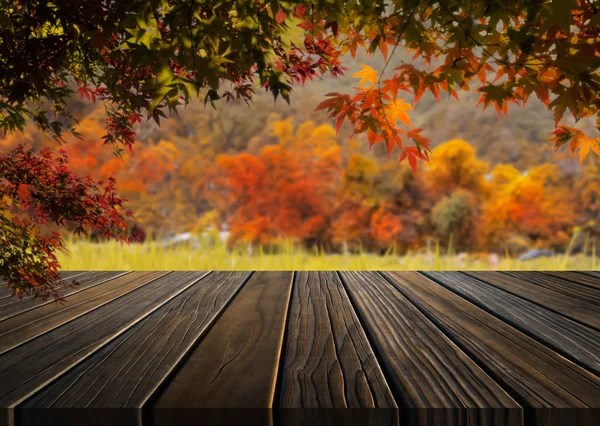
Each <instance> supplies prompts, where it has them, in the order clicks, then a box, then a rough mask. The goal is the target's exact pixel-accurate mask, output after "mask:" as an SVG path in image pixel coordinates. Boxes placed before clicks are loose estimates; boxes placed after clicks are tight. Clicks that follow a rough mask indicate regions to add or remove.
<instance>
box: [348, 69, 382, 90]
mask: <svg viewBox="0 0 600 426" xmlns="http://www.w3.org/2000/svg"><path fill="white" fill-rule="evenodd" d="M360 66H361V67H362V68H363V69H362V71H359V72H357V73H354V74H352V77H360V83H359V84H360V87H362V86H363V84H365V83H371V86H375V84H376V83H377V71H375V70H374V69H373V68H371V67H370V66H368V65H365V64H361V65H360Z"/></svg>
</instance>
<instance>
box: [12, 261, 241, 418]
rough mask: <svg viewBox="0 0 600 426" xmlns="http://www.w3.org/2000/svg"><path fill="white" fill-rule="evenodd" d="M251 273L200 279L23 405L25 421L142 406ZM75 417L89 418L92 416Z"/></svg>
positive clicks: (228, 273)
mask: <svg viewBox="0 0 600 426" xmlns="http://www.w3.org/2000/svg"><path fill="white" fill-rule="evenodd" d="M249 275H250V273H249V272H215V273H212V274H210V275H208V276H207V277H205V278H204V279H202V280H200V281H198V282H197V283H196V284H194V285H193V286H191V287H189V288H188V289H187V290H185V291H184V292H182V293H181V294H180V295H179V296H177V297H176V298H174V299H173V300H171V301H170V302H169V303H167V304H165V305H163V306H162V307H161V308H160V309H158V310H156V311H155V312H154V313H152V314H151V315H149V316H148V317H146V319H144V321H141V322H140V323H139V324H138V325H136V326H135V327H132V328H131V329H130V330H129V331H127V332H126V333H124V334H123V335H121V336H119V337H118V338H117V339H115V340H113V341H112V342H111V343H110V344H108V345H106V346H104V347H103V348H102V349H100V350H99V351H98V352H96V353H95V354H94V355H93V356H91V357H89V358H87V359H86V360H85V361H83V362H81V363H80V364H79V365H77V366H76V367H75V368H73V369H72V370H70V371H69V372H67V373H66V374H64V375H63V376H62V377H60V378H59V379H58V380H57V381H55V382H54V383H52V384H51V385H50V386H48V387H46V388H45V389H43V390H42V391H40V392H38V393H37V394H36V395H35V396H34V397H33V398H31V399H29V400H28V401H27V402H26V403H24V404H22V405H21V406H19V412H20V414H21V419H22V422H21V425H22V426H26V425H32V426H33V425H36V424H44V425H50V424H56V425H68V424H73V423H70V414H69V410H64V408H76V409H79V408H94V409H102V408H128V409H131V408H133V409H135V408H137V409H138V412H139V409H140V408H141V407H142V406H143V405H144V403H145V402H146V401H147V400H148V398H149V397H150V396H151V395H152V394H153V393H154V392H155V391H156V389H157V388H158V387H159V386H160V384H161V383H162V382H163V381H164V380H165V379H166V378H167V376H168V375H169V373H170V372H171V371H172V370H173V368H174V367H175V366H176V365H177V364H178V363H179V362H180V361H181V359H182V358H183V357H184V355H185V354H186V353H187V352H188V351H189V350H190V348H191V346H192V345H193V344H194V343H195V342H196V340H197V339H199V338H200V337H201V336H202V335H203V333H204V332H205V331H206V330H207V329H208V327H209V326H210V325H211V324H212V323H213V322H214V320H215V318H216V317H217V316H218V315H219V313H220V312H221V310H222V309H223V308H224V307H225V306H226V305H227V304H228V303H229V302H230V300H231V299H232V298H233V297H234V296H235V294H236V292H237V291H238V290H239V289H240V288H241V286H242V285H243V283H244V282H245V279H246V278H247V277H248V276H249ZM40 408H57V409H58V408H61V409H63V410H46V411H44V410H39V409H40ZM130 411H132V410H125V412H130ZM90 413H94V411H92V412H90ZM100 413H101V412H100ZM93 417H95V418H97V417H98V413H97V412H96V413H94V414H93ZM77 420H78V422H80V423H84V424H87V422H88V421H92V418H91V416H90V418H87V419H86V418H85V416H79V418H78V419H77ZM112 421H113V423H114V422H115V419H114V418H113V419H112Z"/></svg>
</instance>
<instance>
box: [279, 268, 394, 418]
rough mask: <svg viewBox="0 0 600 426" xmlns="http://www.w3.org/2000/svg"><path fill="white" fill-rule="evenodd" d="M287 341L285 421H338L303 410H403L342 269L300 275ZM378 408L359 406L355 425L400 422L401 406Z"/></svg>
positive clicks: (284, 369)
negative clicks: (354, 305) (344, 282)
mask: <svg viewBox="0 0 600 426" xmlns="http://www.w3.org/2000/svg"><path fill="white" fill-rule="evenodd" d="M286 340H287V342H286V343H285V345H286V346H285V358H284V362H283V371H282V385H281V403H280V404H281V405H280V407H281V408H282V409H283V410H281V411H282V420H283V423H284V424H286V425H292V424H311V423H317V424H322V425H325V424H327V423H332V422H334V421H335V418H328V417H327V416H322V417H323V418H321V419H319V418H318V416H316V414H317V413H318V412H317V411H315V410H309V411H307V413H308V415H306V416H303V413H304V412H303V411H302V410H296V409H298V408H309V409H314V408H394V409H395V408H397V405H396V402H395V401H394V397H393V396H392V393H391V391H390V389H389V387H388V385H387V383H386V381H385V378H384V377H383V373H382V371H381V368H380V366H379V364H378V363H377V360H376V358H375V354H374V353H373V350H372V348H371V347H370V345H369V342H368V340H367V337H366V335H365V333H364V330H363V329H362V326H361V325H360V322H359V320H358V317H357V316H356V313H355V312H354V309H353V308H352V305H351V303H350V300H349V299H348V295H347V294H346V291H345V290H344V287H343V285H342V283H341V281H340V279H339V277H338V275H337V273H335V272H299V273H297V274H296V280H295V284H294V291H293V294H292V301H291V305H290V314H289V321H288V332H287V339H286ZM340 411H342V410H340ZM372 411H374V410H360V411H357V410H354V418H353V421H354V422H355V423H354V424H359V423H358V422H360V424H363V425H367V424H373V425H384V424H394V423H396V422H397V410H377V413H378V416H374V415H373V414H372ZM327 412H328V410H322V411H321V413H323V414H324V413H327ZM337 412H339V411H337Z"/></svg>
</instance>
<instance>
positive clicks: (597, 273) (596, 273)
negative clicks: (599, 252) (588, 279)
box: [581, 271, 600, 278]
mask: <svg viewBox="0 0 600 426" xmlns="http://www.w3.org/2000/svg"><path fill="white" fill-rule="evenodd" d="M581 273H582V274H586V275H590V276H592V277H596V278H600V272H599V271H581Z"/></svg>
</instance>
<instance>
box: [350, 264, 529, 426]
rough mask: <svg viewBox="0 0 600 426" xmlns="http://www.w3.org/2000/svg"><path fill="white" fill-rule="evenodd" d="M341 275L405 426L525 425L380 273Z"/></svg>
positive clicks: (474, 367) (513, 405)
mask: <svg viewBox="0 0 600 426" xmlns="http://www.w3.org/2000/svg"><path fill="white" fill-rule="evenodd" d="M340 275H341V277H342V280H343V281H344V284H345V286H346V288H347V289H348V292H349V294H350V298H351V300H352V301H353V303H354V305H355V306H356V307H357V310H358V312H359V316H360V317H361V319H362V322H363V324H364V326H365V329H366V330H367V333H368V335H369V336H370V337H371V341H372V342H373V344H374V346H375V349H376V353H377V355H378V356H379V359H380V360H381V363H382V367H383V369H384V372H385V373H386V377H387V379H388V383H389V384H390V386H391V387H392V390H393V391H394V395H395V396H396V401H398V404H399V405H400V407H401V412H402V415H403V417H402V419H401V424H411V425H412V424H418V425H446V424H464V425H482V426H483V425H509V424H510V425H521V424H522V421H523V418H522V410H521V408H520V406H519V404H518V403H517V402H515V401H514V400H513V399H512V398H511V397H510V396H509V395H508V394H507V393H506V392H505V391H504V389H502V388H501V387H500V386H499V385H498V384H497V383H496V382H495V381H493V380H492V379H491V378H490V377H489V376H488V375H487V374H486V373H485V372H484V371H483V370H482V369H481V368H480V367H479V366H478V365H477V364H475V363H474V362H473V361H472V360H471V359H470V358H469V357H468V356H467V355H466V354H465V353H463V352H462V351H461V350H460V349H459V348H458V347H457V346H456V345H455V344H454V343H453V342H452V341H451V340H450V339H448V338H447V337H446V336H445V335H444V334H443V333H441V332H440V330H438V329H437V328H436V327H435V326H434V325H433V324H432V323H431V321H429V320H428V319H427V318H426V317H425V316H424V315H423V314H422V313H421V312H419V311H418V310H417V309H416V308H415V307H414V306H413V305H412V304H411V303H410V302H409V300H408V299H407V298H406V297H405V296H403V295H402V294H401V293H400V292H398V291H397V290H396V289H395V288H394V287H393V286H392V285H391V284H390V283H389V282H388V281H386V280H385V279H384V278H383V277H382V276H381V275H379V274H377V273H375V272H341V273H340Z"/></svg>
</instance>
